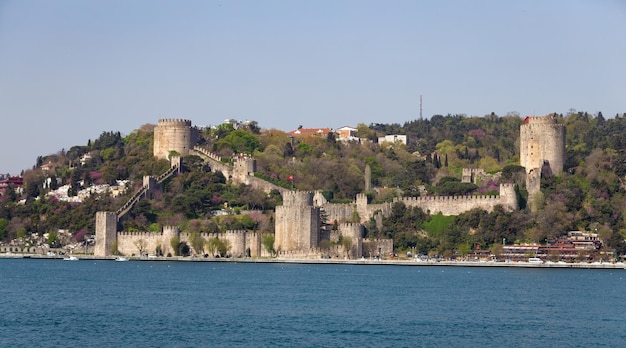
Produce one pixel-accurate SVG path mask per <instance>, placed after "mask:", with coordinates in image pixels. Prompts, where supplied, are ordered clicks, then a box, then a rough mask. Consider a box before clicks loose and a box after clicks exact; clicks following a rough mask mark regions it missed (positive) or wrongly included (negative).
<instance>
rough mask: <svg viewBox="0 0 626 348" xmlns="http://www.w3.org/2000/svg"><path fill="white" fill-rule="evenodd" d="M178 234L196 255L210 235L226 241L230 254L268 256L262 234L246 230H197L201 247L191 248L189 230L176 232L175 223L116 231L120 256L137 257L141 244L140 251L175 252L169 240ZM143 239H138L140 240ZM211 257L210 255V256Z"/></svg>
mask: <svg viewBox="0 0 626 348" xmlns="http://www.w3.org/2000/svg"><path fill="white" fill-rule="evenodd" d="M174 237H178V238H179V240H180V242H184V243H187V245H188V246H189V248H190V249H191V250H192V253H194V254H197V255H203V254H208V250H206V242H207V241H208V240H209V239H212V238H218V239H222V240H227V241H228V243H229V245H230V249H229V250H228V252H227V256H229V257H246V256H247V255H248V254H249V255H250V256H251V257H259V256H270V255H269V254H268V253H267V252H266V251H264V250H263V249H262V244H261V234H260V233H257V232H248V231H245V230H229V231H226V232H224V233H200V237H202V238H203V239H204V243H203V250H193V246H192V243H191V242H190V233H187V232H179V231H178V227H176V226H165V227H164V230H163V232H118V233H117V248H118V251H119V252H120V253H121V254H122V255H127V256H133V255H135V256H139V253H140V250H139V249H140V247H141V248H142V249H143V254H144V255H146V254H158V252H157V250H158V249H160V250H161V251H162V254H163V255H168V254H171V255H174V254H175V253H174V251H173V250H172V248H171V240H172V238H174ZM140 240H141V241H142V242H139V241H140ZM211 256H213V255H211Z"/></svg>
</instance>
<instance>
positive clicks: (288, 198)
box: [282, 191, 313, 207]
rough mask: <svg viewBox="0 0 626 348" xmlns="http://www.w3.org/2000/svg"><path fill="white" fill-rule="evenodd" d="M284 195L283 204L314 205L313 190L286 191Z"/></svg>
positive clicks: (295, 205)
mask: <svg viewBox="0 0 626 348" xmlns="http://www.w3.org/2000/svg"><path fill="white" fill-rule="evenodd" d="M282 196H283V206H286V207H297V206H301V207H302V206H313V192H311V191H285V192H283V194H282Z"/></svg>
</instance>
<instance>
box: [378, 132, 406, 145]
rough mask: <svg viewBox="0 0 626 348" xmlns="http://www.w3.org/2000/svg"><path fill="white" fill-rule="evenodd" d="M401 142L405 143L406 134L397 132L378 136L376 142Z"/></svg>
mask: <svg viewBox="0 0 626 348" xmlns="http://www.w3.org/2000/svg"><path fill="white" fill-rule="evenodd" d="M397 142H399V143H402V144H404V145H406V135H399V134H391V135H385V136H384V137H379V138H378V143H379V144H382V143H392V144H395V143H397Z"/></svg>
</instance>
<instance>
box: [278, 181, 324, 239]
mask: <svg viewBox="0 0 626 348" xmlns="http://www.w3.org/2000/svg"><path fill="white" fill-rule="evenodd" d="M320 228H321V219H320V208H319V207H315V206H313V192H292V191H285V192H283V205H282V206H277V207H276V220H275V233H276V235H275V238H274V249H276V250H278V251H301V250H309V249H311V248H316V247H317V246H318V244H319V235H320Z"/></svg>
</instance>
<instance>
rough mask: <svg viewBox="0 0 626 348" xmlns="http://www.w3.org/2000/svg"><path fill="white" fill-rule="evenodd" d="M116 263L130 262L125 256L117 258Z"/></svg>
mask: <svg viewBox="0 0 626 348" xmlns="http://www.w3.org/2000/svg"><path fill="white" fill-rule="evenodd" d="M115 261H117V262H124V261H128V259H127V258H125V257H124V256H117V257H116V258H115Z"/></svg>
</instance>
